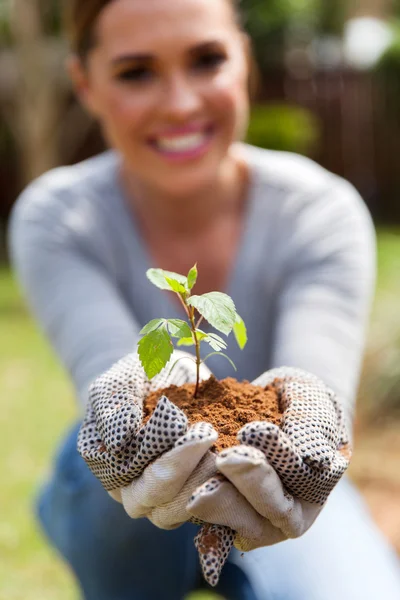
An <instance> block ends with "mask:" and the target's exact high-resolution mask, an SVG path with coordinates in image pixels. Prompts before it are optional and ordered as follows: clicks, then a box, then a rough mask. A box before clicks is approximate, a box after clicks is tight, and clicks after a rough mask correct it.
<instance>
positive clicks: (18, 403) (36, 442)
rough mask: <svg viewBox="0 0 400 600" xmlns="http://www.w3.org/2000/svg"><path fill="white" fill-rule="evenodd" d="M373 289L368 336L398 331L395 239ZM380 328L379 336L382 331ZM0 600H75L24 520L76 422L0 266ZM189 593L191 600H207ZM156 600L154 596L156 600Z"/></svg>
mask: <svg viewBox="0 0 400 600" xmlns="http://www.w3.org/2000/svg"><path fill="white" fill-rule="evenodd" d="M379 265H380V275H379V286H378V293H377V296H376V303H375V307H374V311H373V317H372V328H371V331H372V334H373V336H377V335H378V331H381V334H380V335H381V336H384V338H385V343H387V342H388V341H389V342H390V339H391V338H390V336H393V335H397V333H399V336H398V337H399V339H400V325H398V327H397V333H396V330H395V327H394V325H395V323H396V322H397V323H399V318H398V312H397V307H398V303H399V298H400V277H399V273H400V235H399V232H398V231H395V230H393V231H391V230H385V231H382V232H380V235H379ZM382 331H383V333H382ZM0 332H1V334H0V373H1V394H2V401H1V412H0V429H1V436H0V477H1V482H2V484H1V494H0V600H54V599H57V600H76V599H77V598H78V594H77V589H76V587H75V583H74V581H73V578H72V576H71V575H70V573H69V572H68V570H67V568H66V567H65V565H64V564H63V563H62V562H61V561H60V560H59V559H58V558H57V557H56V555H55V554H54V553H53V551H52V550H51V548H49V547H48V546H47V544H46V543H45V541H44V540H43V538H42V537H41V534H40V532H39V531H38V530H37V528H36V525H35V521H34V518H33V516H32V504H33V499H34V495H35V491H36V490H37V487H38V484H39V482H40V481H41V480H43V479H44V478H45V476H46V474H47V472H48V469H49V467H50V460H51V456H52V454H53V452H54V449H55V447H56V445H57V443H58V441H59V439H60V438H61V436H62V435H63V433H64V432H65V430H66V428H67V427H68V425H69V424H70V423H72V422H73V421H74V419H75V417H76V412H75V400H74V396H73V390H72V387H71V385H70V384H69V383H68V380H67V376H66V375H65V373H64V372H63V370H62V368H61V366H60V365H59V363H58V362H57V360H56V359H55V357H54V356H53V353H52V351H51V349H50V348H49V346H48V345H47V343H46V342H45V340H44V339H43V336H42V335H41V334H40V333H39V332H38V330H37V329H36V327H35V326H34V324H33V322H32V320H31V318H30V317H29V316H28V314H27V311H26V309H25V308H24V304H23V302H22V300H21V298H20V295H19V293H18V289H17V286H16V284H15V282H14V281H13V279H12V277H11V276H10V274H9V272H8V271H7V270H6V269H2V270H1V269H0ZM212 598H215V597H214V596H211V595H209V594H197V595H194V596H193V597H191V600H211V599H212ZM160 600H162V599H160Z"/></svg>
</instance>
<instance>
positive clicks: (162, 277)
mask: <svg viewBox="0 0 400 600" xmlns="http://www.w3.org/2000/svg"><path fill="white" fill-rule="evenodd" d="M146 276H147V279H149V280H150V281H151V283H152V284H153V285H155V286H156V287H158V288H160V290H169V291H172V292H174V291H175V290H174V289H173V288H172V287H171V285H170V284H169V283H168V282H167V280H166V277H168V278H169V279H173V280H174V281H177V282H178V283H179V284H181V285H182V286H186V285H187V279H186V277H185V276H184V275H179V273H173V272H172V271H164V269H148V270H147V272H146ZM184 291H186V288H185V289H184Z"/></svg>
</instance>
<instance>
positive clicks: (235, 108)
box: [213, 73, 249, 135]
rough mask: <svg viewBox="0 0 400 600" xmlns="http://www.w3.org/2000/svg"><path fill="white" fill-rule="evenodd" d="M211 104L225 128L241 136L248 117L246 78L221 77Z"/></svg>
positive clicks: (238, 76)
mask: <svg viewBox="0 0 400 600" xmlns="http://www.w3.org/2000/svg"><path fill="white" fill-rule="evenodd" d="M213 102H214V106H215V107H216V109H217V110H218V113H219V114H220V115H221V120H222V121H223V122H224V123H225V124H226V127H229V129H230V130H231V131H234V132H235V134H239V135H241V134H242V132H243V130H245V129H246V127H247V122H248V115H249V93H248V84H247V78H246V77H245V76H244V75H243V74H241V73H239V74H237V73H236V74H231V75H230V76H225V77H221V79H220V80H219V81H218V82H217V85H216V87H215V90H214V100H213Z"/></svg>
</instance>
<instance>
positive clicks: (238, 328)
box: [233, 314, 247, 350]
mask: <svg viewBox="0 0 400 600" xmlns="http://www.w3.org/2000/svg"><path fill="white" fill-rule="evenodd" d="M233 334H234V336H235V338H236V341H237V343H238V346H239V348H240V349H241V350H243V348H244V347H245V345H246V344H247V329H246V325H245V323H244V321H243V319H242V318H241V317H240V316H239V315H238V314H237V315H236V322H235V324H234V326H233Z"/></svg>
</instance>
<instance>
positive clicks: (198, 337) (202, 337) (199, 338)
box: [196, 329, 208, 342]
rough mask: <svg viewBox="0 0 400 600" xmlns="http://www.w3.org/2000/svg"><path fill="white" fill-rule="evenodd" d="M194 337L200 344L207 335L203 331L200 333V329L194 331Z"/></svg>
mask: <svg viewBox="0 0 400 600" xmlns="http://www.w3.org/2000/svg"><path fill="white" fill-rule="evenodd" d="M196 336H197V339H198V340H199V341H200V342H202V341H203V340H205V339H206V338H207V337H208V333H206V332H205V331H202V330H201V329H196Z"/></svg>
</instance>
